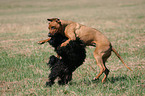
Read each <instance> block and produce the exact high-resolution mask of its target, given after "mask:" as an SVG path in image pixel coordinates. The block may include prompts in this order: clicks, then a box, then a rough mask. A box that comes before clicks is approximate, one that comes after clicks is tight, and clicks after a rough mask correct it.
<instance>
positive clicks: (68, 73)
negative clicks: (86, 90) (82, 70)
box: [46, 34, 86, 86]
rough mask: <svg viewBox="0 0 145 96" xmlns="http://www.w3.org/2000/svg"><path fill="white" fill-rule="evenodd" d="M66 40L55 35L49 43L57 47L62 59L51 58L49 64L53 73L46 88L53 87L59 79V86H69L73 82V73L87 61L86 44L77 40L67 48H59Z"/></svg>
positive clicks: (72, 41) (56, 49) (71, 42)
mask: <svg viewBox="0 0 145 96" xmlns="http://www.w3.org/2000/svg"><path fill="white" fill-rule="evenodd" d="M58 37H60V38H58ZM59 39H61V40H59ZM65 40H67V38H66V37H63V36H62V35H60V34H55V35H54V36H53V37H51V40H50V42H49V43H50V45H52V46H53V47H55V51H56V52H57V54H58V55H59V56H61V58H62V59H58V58H57V57H55V56H54V55H53V56H51V57H50V60H49V63H48V64H49V66H50V68H51V73H50V75H49V77H48V78H49V81H48V82H46V86H51V85H53V84H54V80H55V79H56V78H57V77H59V79H60V80H59V81H58V84H59V85H64V84H67V83H68V82H69V81H71V80H72V73H73V72H74V71H75V69H76V68H78V67H79V66H80V65H82V64H83V62H84V60H85V57H86V50H85V45H84V43H83V42H82V41H81V40H80V39H79V38H77V39H76V40H71V41H70V42H69V44H67V45H66V46H64V47H59V45H60V44H61V43H63V42H64V41H65ZM56 41H57V42H56ZM52 42H53V43H52Z"/></svg>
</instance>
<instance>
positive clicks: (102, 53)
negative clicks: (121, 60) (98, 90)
mask: <svg viewBox="0 0 145 96" xmlns="http://www.w3.org/2000/svg"><path fill="white" fill-rule="evenodd" d="M105 54H106V52H105V51H102V50H100V49H99V48H98V47H96V49H95V51H94V58H95V59H96V63H97V65H98V66H99V67H100V72H99V74H98V75H97V76H96V77H95V78H94V80H96V79H99V77H100V76H101V75H102V74H103V73H105V76H104V78H103V79H102V82H104V80H105V79H106V78H107V76H108V74H109V70H108V69H107V68H106V66H105V62H106V60H107V58H108V57H107V58H103V56H105ZM109 56H110V55H109Z"/></svg>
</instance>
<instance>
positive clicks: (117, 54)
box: [112, 47, 132, 71]
mask: <svg viewBox="0 0 145 96" xmlns="http://www.w3.org/2000/svg"><path fill="white" fill-rule="evenodd" d="M112 51H113V52H114V53H115V54H116V56H117V57H118V58H119V59H120V60H121V62H122V63H123V64H124V66H125V67H127V68H128V69H129V70H131V69H130V68H129V67H128V66H127V65H126V64H125V63H124V61H123V59H122V58H121V56H120V55H119V53H118V52H117V51H116V50H115V49H114V48H113V47H112ZM131 71H132V70H131Z"/></svg>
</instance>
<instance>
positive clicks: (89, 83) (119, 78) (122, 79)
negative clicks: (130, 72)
mask: <svg viewBox="0 0 145 96" xmlns="http://www.w3.org/2000/svg"><path fill="white" fill-rule="evenodd" d="M129 78H130V77H128V76H127V75H123V76H117V77H109V78H107V80H106V82H104V83H109V82H110V83H112V84H113V83H116V82H119V81H127V79H129ZM101 81H102V80H101V78H100V79H97V80H92V81H90V80H82V81H80V82H79V84H82V83H81V82H83V83H84V84H85V85H87V86H89V85H91V84H92V83H93V84H97V83H102V82H101ZM76 84H77V85H78V82H75V81H71V82H70V83H69V85H76Z"/></svg>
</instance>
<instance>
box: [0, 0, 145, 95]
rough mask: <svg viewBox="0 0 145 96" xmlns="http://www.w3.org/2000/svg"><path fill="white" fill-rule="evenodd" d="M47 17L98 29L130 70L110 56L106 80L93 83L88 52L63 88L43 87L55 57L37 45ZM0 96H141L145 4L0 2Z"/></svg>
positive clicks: (123, 0)
mask: <svg viewBox="0 0 145 96" xmlns="http://www.w3.org/2000/svg"><path fill="white" fill-rule="evenodd" d="M52 17H58V18H60V19H64V20H72V21H76V22H79V23H81V24H84V25H87V26H90V27H93V28H96V29H98V30H100V31H101V32H102V33H103V34H105V35H106V36H107V37H108V38H109V40H110V41H111V42H112V45H113V46H114V48H115V49H116V50H118V52H119V53H120V55H121V56H122V58H123V59H124V61H125V62H126V64H127V65H128V66H129V67H130V68H131V69H132V70H133V71H129V70H128V69H127V68H126V67H125V66H124V65H123V64H122V63H121V62H120V60H119V59H118V58H117V57H116V56H115V55H114V54H112V56H111V57H110V58H109V59H108V62H107V64H106V65H107V67H108V68H109V69H110V74H109V76H108V80H107V81H106V82H105V83H104V84H102V83H101V79H102V78H103V76H101V77H100V79H99V80H98V81H95V82H94V81H92V79H93V77H94V76H96V74H98V73H99V70H100V69H99V67H98V66H97V65H96V63H95V60H94V58H93V50H94V48H93V47H87V58H86V60H85V62H84V64H83V65H82V66H81V67H79V68H78V69H77V70H76V71H75V72H74V74H73V80H72V81H71V82H70V83H69V84H68V85H65V86H59V85H58V84H57V83H56V84H55V85H54V86H52V87H45V82H46V81H47V77H48V74H49V68H48V66H47V65H46V62H47V61H48V58H49V56H51V55H53V54H56V53H55V52H54V50H53V48H52V47H51V46H50V45H49V44H48V43H47V44H44V45H38V44H37V41H39V40H42V39H46V38H47V33H48V29H47V26H48V22H47V18H52ZM90 66H92V67H93V69H95V71H94V70H93V69H92V68H91V67H90ZM0 95H1V96H13V95H15V96H16V95H18V96H23V95H24V96H26V95H28V96H31V95H32V96H114V95H118V96H122V95H123V96H145V1H144V0H120V1H119V0H91V1H90V0H70V1H69V0H0Z"/></svg>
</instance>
